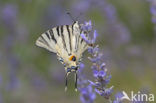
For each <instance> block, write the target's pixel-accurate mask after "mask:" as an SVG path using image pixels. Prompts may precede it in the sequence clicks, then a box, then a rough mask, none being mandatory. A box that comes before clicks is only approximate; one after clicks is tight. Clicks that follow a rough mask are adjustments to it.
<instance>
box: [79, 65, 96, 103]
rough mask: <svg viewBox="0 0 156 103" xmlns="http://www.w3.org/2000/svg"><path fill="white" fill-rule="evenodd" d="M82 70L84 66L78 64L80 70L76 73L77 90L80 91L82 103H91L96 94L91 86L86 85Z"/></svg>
mask: <svg viewBox="0 0 156 103" xmlns="http://www.w3.org/2000/svg"><path fill="white" fill-rule="evenodd" d="M83 68H84V64H80V68H79V71H78V75H79V79H78V85H79V88H78V90H79V91H80V100H81V102H82V103H93V102H94V100H95V98H96V94H95V93H94V91H93V89H92V85H88V81H87V79H86V78H85V75H84V74H83Z"/></svg>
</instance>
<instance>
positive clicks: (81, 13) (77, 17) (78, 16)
mask: <svg viewBox="0 0 156 103" xmlns="http://www.w3.org/2000/svg"><path fill="white" fill-rule="evenodd" d="M80 16H82V13H81V12H80V14H79V15H78V16H77V17H76V20H78V18H79V17H80Z"/></svg>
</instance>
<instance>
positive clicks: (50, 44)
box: [36, 21, 90, 90]
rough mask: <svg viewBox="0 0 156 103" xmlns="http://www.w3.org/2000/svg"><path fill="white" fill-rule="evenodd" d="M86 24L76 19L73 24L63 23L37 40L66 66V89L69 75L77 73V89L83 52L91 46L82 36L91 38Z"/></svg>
mask: <svg viewBox="0 0 156 103" xmlns="http://www.w3.org/2000/svg"><path fill="white" fill-rule="evenodd" d="M83 26H84V24H79V22H78V21H75V22H74V23H73V24H72V25H61V26H57V27H54V28H52V29H50V30H47V31H46V32H44V33H43V34H41V36H40V37H39V38H38V39H37V40H36V45H37V46H39V47H42V48H45V49H47V50H48V51H50V52H53V53H55V54H56V55H57V58H58V60H59V61H60V62H61V63H62V64H63V65H64V68H65V72H66V75H65V79H66V82H65V85H66V87H65V90H67V80H68V75H69V74H70V73H71V72H74V73H75V90H77V78H78V76H77V70H78V69H79V65H80V63H81V61H82V54H83V53H84V51H86V50H87V48H88V47H89V46H90V45H88V44H87V42H86V41H85V40H84V39H83V38H82V37H81V34H84V35H85V36H86V39H89V36H88V31H85V30H83V29H82V27H83Z"/></svg>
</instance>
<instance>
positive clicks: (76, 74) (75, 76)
mask: <svg viewBox="0 0 156 103" xmlns="http://www.w3.org/2000/svg"><path fill="white" fill-rule="evenodd" d="M77 77H78V76H77V71H76V72H75V91H76V92H77Z"/></svg>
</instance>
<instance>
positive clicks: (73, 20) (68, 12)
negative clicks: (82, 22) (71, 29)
mask: <svg viewBox="0 0 156 103" xmlns="http://www.w3.org/2000/svg"><path fill="white" fill-rule="evenodd" d="M67 14H68V15H69V17H70V18H71V19H72V20H73V21H74V22H75V21H76V20H75V19H74V18H73V16H72V15H71V13H70V12H67Z"/></svg>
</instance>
